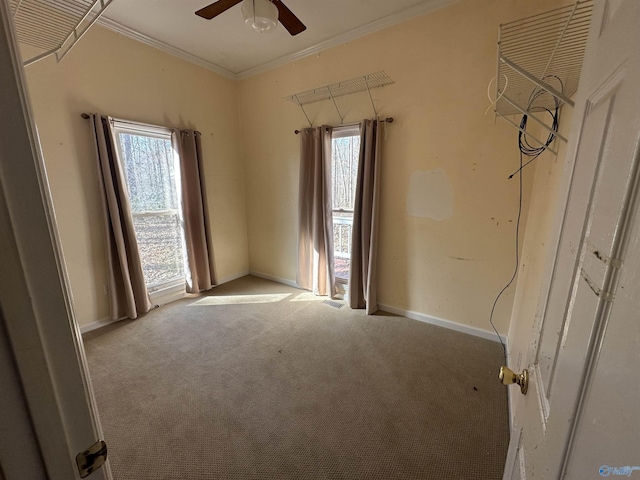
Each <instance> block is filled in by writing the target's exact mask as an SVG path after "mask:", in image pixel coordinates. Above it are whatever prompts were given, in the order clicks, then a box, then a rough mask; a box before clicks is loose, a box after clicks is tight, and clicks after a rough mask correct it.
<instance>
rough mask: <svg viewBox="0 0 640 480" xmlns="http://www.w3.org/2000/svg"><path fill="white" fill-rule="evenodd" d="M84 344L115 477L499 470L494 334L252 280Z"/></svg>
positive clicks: (390, 475)
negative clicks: (338, 303) (357, 307)
mask: <svg viewBox="0 0 640 480" xmlns="http://www.w3.org/2000/svg"><path fill="white" fill-rule="evenodd" d="M85 345H86V349H87V353H88V357H89V365H90V370H91V376H92V380H93V385H94V388H95V392H96V396H97V400H98V406H99V411H100V417H101V420H102V425H103V428H104V432H105V437H106V438H105V439H106V441H107V443H108V446H109V456H110V460H111V465H112V469H113V472H114V476H115V479H116V480H143V479H154V480H155V479H194V480H195V479H384V480H387V479H456V480H459V479H490V480H495V479H499V478H502V470H503V464H504V460H505V456H506V450H507V443H508V419H507V402H506V389H505V387H503V386H502V385H500V383H499V382H498V380H497V370H498V367H499V366H500V365H501V364H502V363H503V358H502V351H501V349H500V345H499V344H498V343H494V342H490V341H487V340H482V339H479V338H475V337H472V336H468V335H464V334H461V333H456V332H453V331H450V330H445V329H442V328H438V327H434V326H431V325H427V324H425V323H421V322H417V321H414V320H408V319H406V318H402V317H396V316H392V315H387V314H381V315H375V316H367V315H365V314H364V313H363V312H361V311H354V310H350V309H349V307H348V306H344V307H343V308H340V309H337V308H335V307H333V306H330V305H327V304H325V303H323V302H322V300H318V298H317V297H313V296H312V295H311V294H309V293H308V292H304V291H301V290H296V289H294V288H291V287H288V286H284V285H280V284H277V283H273V282H269V281H266V280H263V279H259V278H256V277H250V276H249V277H244V278H242V279H239V280H236V281H234V282H231V283H228V284H226V285H223V286H221V287H218V288H216V289H214V290H213V291H212V293H211V294H210V295H207V296H202V297H197V298H188V299H184V300H180V301H178V302H175V303H173V304H171V305H167V306H164V307H162V308H159V309H156V310H153V311H152V312H150V313H149V314H147V315H146V316H144V317H143V318H140V319H138V320H136V321H124V322H119V323H117V324H113V325H110V326H108V327H105V328H103V329H101V330H99V331H95V332H92V333H89V334H87V335H86V336H85Z"/></svg>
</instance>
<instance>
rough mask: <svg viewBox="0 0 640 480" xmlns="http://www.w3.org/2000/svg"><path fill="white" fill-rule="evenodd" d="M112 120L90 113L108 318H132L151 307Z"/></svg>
mask: <svg viewBox="0 0 640 480" xmlns="http://www.w3.org/2000/svg"><path fill="white" fill-rule="evenodd" d="M111 125H112V119H110V118H108V117H103V116H100V115H91V127H92V129H93V130H92V131H93V134H94V140H95V147H96V148H95V152H96V158H97V160H98V170H99V173H100V184H101V187H102V195H101V198H102V200H103V202H102V205H103V207H104V212H105V215H104V218H105V220H106V232H107V255H108V263H109V292H110V308H111V318H112V319H114V320H117V319H119V318H122V317H123V316H126V317H129V318H136V317H137V316H138V314H140V313H146V312H148V311H149V309H150V308H151V301H150V300H149V293H148V292H147V287H146V285H145V281H144V275H143V273H142V264H141V262H140V255H139V253H138V242H137V240H136V234H135V230H134V228H133V217H132V215H131V204H130V202H129V193H128V191H127V185H126V181H125V177H124V172H123V171H122V165H121V163H120V162H119V161H118V149H117V147H116V141H115V137H114V133H113V129H112V128H111Z"/></svg>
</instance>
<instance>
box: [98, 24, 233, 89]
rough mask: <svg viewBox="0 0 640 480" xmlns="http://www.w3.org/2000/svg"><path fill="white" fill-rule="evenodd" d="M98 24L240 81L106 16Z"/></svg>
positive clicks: (193, 56) (187, 53)
mask: <svg viewBox="0 0 640 480" xmlns="http://www.w3.org/2000/svg"><path fill="white" fill-rule="evenodd" d="M97 23H98V24H99V25H101V26H103V27H106V28H108V29H109V30H113V31H114V32H116V33H119V34H121V35H124V36H125V37H129V38H132V39H133V40H137V41H138V42H141V43H144V44H145V45H149V46H150V47H154V48H157V49H158V50H162V51H163V52H165V53H168V54H169V55H173V56H174V57H178V58H181V59H182V60H186V61H187V62H191V63H194V64H196V65H198V66H200V67H202V68H206V69H207V70H210V71H212V72H214V73H217V74H218V75H222V76H223V77H226V78H230V79H232V80H237V79H238V76H237V75H236V74H235V73H233V72H231V71H229V70H227V69H226V68H223V67H221V66H220V65H216V64H215V63H212V62H209V61H207V60H204V59H203V58H200V57H197V56H195V55H192V54H191V53H189V52H185V51H184V50H181V49H179V48H177V47H174V46H173V45H169V44H168V43H165V42H163V41H161V40H158V39H157V38H153V37H150V36H148V35H145V34H144V33H140V32H138V31H137V30H134V29H133V28H129V27H127V26H125V25H122V24H121V23H119V22H116V21H115V20H111V19H110V18H107V17H105V16H104V15H103V16H101V17H100V18H99V19H98V22H97Z"/></svg>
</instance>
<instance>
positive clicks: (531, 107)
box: [489, 75, 564, 357]
mask: <svg viewBox="0 0 640 480" xmlns="http://www.w3.org/2000/svg"><path fill="white" fill-rule="evenodd" d="M545 79H555V80H556V81H558V82H559V84H560V91H561V92H562V91H563V90H564V85H563V83H562V80H561V79H560V78H559V77H557V76H555V75H548V76H546V77H544V78H543V80H545ZM543 95H549V93H548V92H547V91H546V90H543V89H541V88H536V89H534V90H533V91H532V92H531V95H530V96H529V101H528V102H527V108H526V111H527V112H530V113H533V112H534V111H546V112H547V113H548V114H549V115H550V116H551V128H552V129H553V130H554V131H555V132H557V131H558V122H559V110H560V101H559V100H558V99H557V98H556V97H555V96H553V95H551V96H552V97H553V101H554V109H553V110H549V109H548V108H545V107H536V106H535V102H536V100H539V99H540V98H541V97H542V96H543ZM528 118H529V116H528V115H523V116H522V119H521V120H520V130H519V131H518V150H519V157H520V166H519V168H518V169H517V170H516V171H515V172H513V173H512V174H511V175H509V179H512V178H513V177H514V176H515V175H516V174H517V175H518V189H519V191H518V218H517V220H516V233H515V266H514V269H513V274H512V275H511V278H510V279H509V281H508V282H507V284H506V285H505V286H504V287H502V290H500V292H499V293H498V295H497V296H496V298H495V300H494V301H493V305H492V306H491V314H490V315H489V323H490V324H491V327H492V328H493V331H494V332H496V335H497V336H498V340H500V345H502V350H503V352H504V355H505V357H506V355H507V350H506V347H505V345H504V342H503V341H502V337H501V336H500V334H499V333H498V330H497V329H496V326H495V325H494V323H493V314H494V313H495V309H496V305H497V304H498V301H499V300H500V297H502V294H503V293H504V292H505V291H506V290H507V289H508V288H509V287H510V286H511V285H512V284H513V282H514V280H515V279H516V276H517V275H518V267H519V265H520V220H521V218H522V170H523V169H524V168H525V167H526V166H527V165H529V164H530V163H531V162H533V161H534V160H536V159H537V158H538V157H539V156H540V155H542V153H543V152H544V151H545V150H546V149H547V147H548V146H549V145H551V143H552V142H553V141H554V140H555V138H556V136H555V134H553V133H549V136H548V137H547V140H546V141H545V143H544V145H539V146H532V145H531V144H530V143H529V141H528V139H527V134H526V131H527V122H528ZM525 157H528V158H529V160H527V161H526V162H525V161H524V158H525Z"/></svg>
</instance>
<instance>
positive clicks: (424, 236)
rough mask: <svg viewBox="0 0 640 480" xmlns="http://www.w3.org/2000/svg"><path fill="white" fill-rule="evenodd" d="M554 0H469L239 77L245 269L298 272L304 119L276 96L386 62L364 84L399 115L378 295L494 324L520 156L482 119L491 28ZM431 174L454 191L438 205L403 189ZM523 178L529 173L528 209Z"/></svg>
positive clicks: (359, 111) (506, 130)
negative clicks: (381, 83) (377, 82)
mask: <svg viewBox="0 0 640 480" xmlns="http://www.w3.org/2000/svg"><path fill="white" fill-rule="evenodd" d="M557 6H558V2H557V1H551V0H546V1H540V2H535V4H534V3H533V2H521V1H516V0H508V1H503V0H500V1H497V0H487V1H481V2H480V1H476V0H467V1H463V2H460V3H457V4H455V5H453V6H451V7H448V8H444V9H441V10H438V11H435V12H433V13H430V14H427V15H424V16H422V17H419V18H416V19H413V20H410V21H407V22H404V23H402V24H399V25H396V26H393V27H390V28H387V29H385V30H382V31H380V32H377V33H373V34H371V35H369V36H366V37H363V38H360V39H358V40H355V41H352V42H349V43H347V44H344V45H341V46H338V47H335V48H332V49H330V50H327V51H324V52H322V53H320V54H319V55H316V56H311V57H307V58H304V59H302V60H299V61H296V62H294V63H291V64H289V65H286V66H283V67H280V68H277V69H275V70H272V71H269V72H266V73H264V74H261V75H258V76H256V77H253V78H249V79H247V80H244V81H242V82H241V84H240V96H239V98H240V118H241V123H242V149H243V151H242V155H243V158H244V161H245V164H246V172H247V209H248V213H247V215H248V228H249V251H250V263H251V268H252V269H253V270H256V271H259V272H262V273H265V274H268V275H272V276H275V277H280V278H286V279H295V272H296V242H297V240H296V239H297V236H296V235H297V234H296V222H297V220H296V218H297V217H296V216H297V198H298V187H297V182H298V162H299V160H298V158H299V138H298V137H297V136H296V135H294V134H293V130H294V129H296V128H300V127H304V126H306V120H305V118H304V116H303V114H302V113H301V111H300V109H299V108H298V107H297V106H295V105H294V104H293V103H291V102H287V101H285V100H284V99H283V97H285V96H286V95H290V94H293V93H296V92H300V91H304V90H307V89H310V88H314V87H319V86H322V85H326V84H330V83H333V82H338V81H341V80H346V79H349V78H352V77H356V76H359V75H363V74H367V73H372V72H376V71H379V70H384V71H386V72H387V74H388V75H389V76H390V77H391V78H392V79H393V80H395V82H396V83H395V84H394V85H390V86H387V87H384V88H381V89H376V90H373V91H372V94H373V97H374V99H375V102H376V105H377V107H378V110H379V112H380V114H381V115H382V116H387V115H390V116H393V117H394V118H395V119H396V121H395V122H394V123H393V124H391V125H388V126H387V131H386V133H385V139H384V140H385V142H384V143H385V146H384V160H383V165H382V193H381V239H380V249H379V264H380V287H379V303H381V304H385V305H389V306H392V307H395V308H398V309H402V310H409V311H414V312H418V313H420V314H424V315H429V316H433V317H438V318H443V319H446V320H451V321H454V322H458V323H462V324H466V325H470V326H474V327H478V328H482V329H485V330H490V329H491V327H490V325H489V312H490V309H491V304H492V302H493V299H494V297H495V295H496V294H497V293H498V291H499V290H500V289H501V288H502V286H503V285H504V284H505V283H506V281H507V280H508V279H509V278H510V277H511V273H512V270H513V266H514V253H513V252H514V230H515V222H516V216H517V200H518V184H517V180H516V179H515V178H514V179H513V180H507V177H508V175H509V174H510V173H512V172H513V171H514V170H515V169H516V168H517V165H518V149H517V131H516V130H515V129H514V128H512V127H511V126H509V125H507V124H506V123H505V122H502V121H501V120H498V122H497V123H495V124H494V119H493V116H492V115H488V116H484V112H485V109H486V108H487V105H488V100H487V96H486V90H487V84H488V83H489V81H490V80H491V78H492V77H493V76H494V75H495V70H496V41H497V30H498V26H499V24H500V23H504V22H507V21H511V20H515V19H518V18H521V17H524V16H528V15H531V14H533V13H538V12H541V11H545V10H548V9H551V8H555V7H557ZM338 106H339V108H340V109H341V114H342V115H344V114H346V119H345V122H346V123H349V122H357V121H359V120H361V119H362V118H364V117H371V116H373V111H372V108H371V104H370V101H369V98H368V96H367V94H366V93H364V94H357V95H354V96H352V97H343V98H341V99H338ZM308 107H309V108H308V113H309V116H310V117H311V118H312V120H313V123H314V125H318V124H321V123H327V124H332V125H336V124H338V123H339V117H338V114H337V113H336V111H335V109H334V107H333V105H332V104H331V102H330V101H329V102H322V103H318V104H311V105H309V106H308ZM433 171H436V172H438V175H439V176H440V178H442V179H447V180H448V182H450V185H451V188H452V190H453V192H452V194H451V195H449V187H446V188H444V189H443V191H444V192H445V193H446V195H444V196H443V197H442V201H443V202H444V203H443V204H442V205H440V204H436V203H434V201H437V200H434V199H433V195H416V194H410V195H409V198H408V194H409V193H410V191H411V182H412V179H413V181H414V183H415V181H416V178H418V179H419V178H420V177H421V176H424V173H420V172H433ZM423 183H424V182H423ZM428 183H429V182H428V181H427V184H428ZM531 183H532V176H531V175H525V202H524V205H525V214H526V207H527V205H528V193H529V192H530V189H531ZM416 202H418V205H416ZM419 202H426V203H425V204H423V205H422V206H420V205H419ZM433 212H435V214H434V213H433ZM434 215H435V217H436V218H434ZM440 218H441V219H440ZM525 220H526V215H525ZM523 225H524V223H523ZM512 301H513V289H511V290H510V291H508V292H507V294H506V295H505V296H504V298H503V300H502V301H501V303H500V304H499V307H498V310H497V314H496V324H497V327H498V330H499V331H500V332H501V333H505V334H506V333H507V329H508V323H509V315H510V311H511V305H512Z"/></svg>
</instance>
